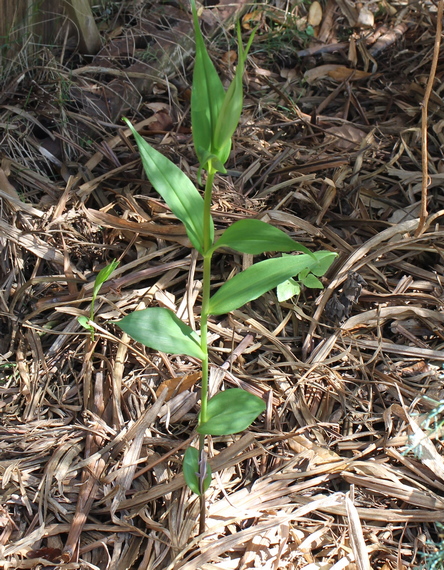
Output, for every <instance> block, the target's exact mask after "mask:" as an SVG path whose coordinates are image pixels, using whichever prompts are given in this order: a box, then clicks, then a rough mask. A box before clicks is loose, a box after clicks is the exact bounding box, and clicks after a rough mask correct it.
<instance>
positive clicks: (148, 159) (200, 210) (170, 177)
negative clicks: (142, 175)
mask: <svg viewBox="0 0 444 570" xmlns="http://www.w3.org/2000/svg"><path fill="white" fill-rule="evenodd" d="M124 121H125V122H126V124H127V125H128V126H129V128H130V129H131V132H132V133H133V135H134V138H135V140H136V142H137V146H138V147H139V151H140V156H141V158H142V164H143V167H144V169H145V172H146V175H147V178H148V180H149V181H150V182H151V184H152V185H153V186H154V188H155V189H156V190H157V192H159V194H160V195H161V196H162V198H163V199H164V200H165V202H166V203H167V204H168V206H169V207H170V208H171V211H172V212H173V214H174V215H175V216H176V217H177V218H179V220H180V221H181V222H182V223H183V224H184V225H185V229H186V231H187V235H188V237H189V238H190V241H191V243H192V244H193V246H194V247H195V248H196V249H197V250H198V251H199V252H200V253H203V220H204V201H203V198H202V196H201V195H200V194H199V192H198V191H197V190H196V188H195V186H194V184H193V183H192V182H191V180H190V179H189V178H188V176H186V174H184V173H183V172H182V171H181V170H180V168H178V167H177V166H176V165H175V164H174V163H173V162H171V160H169V159H168V158H167V157H166V156H164V155H163V154H161V153H160V152H158V151H157V150H155V149H154V148H153V147H151V146H150V145H149V144H148V143H147V142H146V141H145V139H144V138H143V137H141V136H140V135H139V133H138V132H137V131H136V130H135V129H134V127H133V126H132V125H131V123H130V122H129V121H128V120H127V119H124ZM210 231H211V241H212V240H213V239H214V227H213V220H211V221H210Z"/></svg>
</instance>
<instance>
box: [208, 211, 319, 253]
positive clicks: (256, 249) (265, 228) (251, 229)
mask: <svg viewBox="0 0 444 570" xmlns="http://www.w3.org/2000/svg"><path fill="white" fill-rule="evenodd" d="M220 247H231V249H235V250H236V251H240V252H242V253H251V254H252V255H259V254H260V253H265V252H266V251H302V252H304V253H307V254H309V255H312V253H311V252H310V251H309V250H308V249H307V248H306V247H304V246H303V245H301V244H300V243H298V242H296V241H294V240H292V239H291V237H289V236H288V235H287V234H286V233H285V232H283V231H282V230H280V229H278V228H276V227H274V226H272V225H270V224H267V223H265V222H262V221H261V220H254V219H250V220H239V221H238V222H235V223H234V224H233V225H231V226H230V227H229V228H227V229H226V230H225V231H224V233H223V234H222V235H221V236H220V238H219V239H218V240H217V241H216V243H215V244H214V245H213V247H212V248H211V249H212V251H215V250H216V249H218V248H220Z"/></svg>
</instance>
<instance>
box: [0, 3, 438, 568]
mask: <svg viewBox="0 0 444 570" xmlns="http://www.w3.org/2000/svg"><path fill="white" fill-rule="evenodd" d="M392 7H393V8H394V9H395V10H396V14H395V13H394V12H393V13H390V12H389V13H387V14H386V16H385V17H384V22H382V20H381V21H380V23H381V24H384V26H385V31H384V29H382V28H381V30H380V33H376V31H375V30H369V32H368V34H367V32H362V37H360V36H359V32H358V31H355V32H354V36H353V37H352V38H351V39H350V40H349V41H342V43H341V42H339V43H338V44H337V46H336V47H335V46H332V44H333V42H334V41H335V35H334V34H336V35H337V34H338V33H340V32H341V31H344V30H348V29H350V28H349V26H350V19H351V18H353V17H354V16H353V13H354V12H353V10H351V8H350V6H349V5H348V4H346V3H345V2H342V0H341V1H340V0H336V1H335V2H333V1H331V2H330V1H329V2H327V5H326V7H325V12H324V17H325V19H327V16H328V17H329V18H330V20H329V21H330V23H331V29H330V30H329V29H327V28H321V30H320V34H321V36H320V41H319V43H316V42H313V43H312V44H311V45H306V46H304V45H302V40H298V39H297V36H295V38H293V43H287V44H286V43H285V42H284V41H283V40H280V39H279V38H280V36H279V34H276V33H275V31H274V30H276V26H280V27H278V28H277V29H278V31H279V32H280V34H281V36H282V38H286V37H287V36H285V33H286V30H287V28H288V26H290V24H291V22H293V24H294V21H297V20H298V18H300V17H303V16H304V15H305V14H304V7H303V6H302V5H301V6H299V5H298V6H296V5H295V6H293V10H294V11H293V17H294V20H291V19H290V18H289V14H288V13H286V12H285V9H284V8H282V7H281V6H280V5H279V3H278V2H276V3H272V5H269V6H267V10H266V11H264V12H261V11H260V10H258V11H257V12H254V11H253V12H251V14H252V15H251V18H252V19H253V20H254V18H256V17H257V18H259V22H260V26H261V27H260V30H259V34H258V36H257V39H256V40H255V43H254V45H253V49H252V55H251V57H250V60H249V65H248V76H247V88H248V91H247V97H246V105H245V113H244V115H243V118H242V125H241V128H240V130H239V132H238V134H237V136H236V140H235V146H234V151H233V155H232V158H231V161H230V164H229V174H228V176H227V177H220V178H219V179H218V182H217V184H218V187H217V188H216V191H215V200H214V210H213V214H214V218H215V222H216V225H217V228H218V229H219V230H220V229H223V228H224V227H226V225H227V224H229V223H231V222H232V221H234V220H236V219H240V218H242V217H245V216H247V217H253V216H254V217H257V218H261V219H264V220H266V221H270V222H271V223H273V224H276V225H277V226H279V227H282V228H283V229H285V230H286V231H287V232H288V233H289V234H290V235H292V236H293V237H295V238H296V239H297V240H299V241H301V242H302V243H304V244H305V245H307V246H309V247H311V248H313V249H320V248H327V249H331V250H334V251H337V252H338V253H339V254H340V255H339V258H338V261H337V262H336V264H335V266H334V267H333V268H332V269H331V271H330V273H329V275H328V276H327V277H326V279H325V285H326V287H325V289H324V291H322V292H321V293H318V292H313V291H310V290H308V291H305V292H304V293H303V294H302V295H301V298H300V299H299V300H297V302H296V300H294V301H289V302H285V303H278V301H277V298H276V296H275V294H274V293H273V292H270V293H268V294H267V295H264V296H263V297H262V298H261V299H258V300H257V301H255V302H254V303H251V305H250V306H247V307H244V308H242V310H239V311H235V312H233V314H231V315H227V316H226V317H225V318H223V319H217V320H216V319H215V320H214V321H213V322H212V323H211V324H210V333H211V361H212V363H213V368H212V372H211V374H212V375H211V381H212V390H216V389H217V388H218V387H224V386H233V385H234V386H241V387H245V388H247V389H249V390H251V391H253V392H254V393H256V394H258V395H260V396H262V397H263V398H264V399H265V400H266V401H267V411H266V414H265V415H264V417H262V418H260V419H259V420H258V421H257V422H256V423H255V424H254V426H253V427H252V429H251V431H249V432H248V433H246V434H241V435H237V436H226V437H215V438H213V440H212V442H211V449H210V452H211V456H212V459H211V465H212V469H213V472H214V473H215V477H214V480H213V484H212V486H211V488H210V489H209V491H208V530H207V532H206V533H205V534H204V535H202V536H197V535H196V532H197V517H198V511H199V506H198V501H197V500H196V497H194V496H193V495H191V494H190V492H189V491H188V490H187V489H186V487H185V485H184V480H183V476H182V474H181V459H182V455H183V451H184V449H185V448H186V446H187V445H188V444H189V443H190V442H191V441H192V440H193V437H194V435H193V427H194V425H195V422H196V412H197V408H196V403H197V401H198V397H199V392H198V380H199V375H198V370H199V363H198V362H196V361H194V360H193V359H192V358H183V357H170V356H168V355H164V354H156V353H153V352H151V351H148V350H146V349H145V348H143V347H140V346H136V345H135V343H134V342H133V341H131V339H129V337H127V336H126V335H123V336H121V333H119V332H118V330H117V329H115V328H114V326H113V324H112V322H111V321H112V320H115V319H118V318H119V317H121V316H122V315H123V314H125V313H127V312H129V311H132V310H134V309H137V308H142V307H144V306H148V305H151V304H160V305H162V306H167V307H170V308H172V309H173V310H175V311H176V312H177V313H178V314H179V315H180V316H181V317H182V318H185V319H188V320H189V322H190V323H191V324H193V325H194V323H196V322H198V315H199V291H200V287H201V283H200V277H201V265H200V260H199V259H197V258H196V256H195V255H194V254H190V250H189V249H188V240H187V238H186V235H185V233H184V231H183V229H182V228H181V227H180V226H179V225H178V224H177V223H176V221H175V220H174V219H173V217H172V216H171V214H170V212H169V211H168V209H167V208H166V207H165V206H164V205H163V204H162V202H161V201H160V199H159V197H158V196H157V195H156V194H155V192H154V191H152V189H151V188H150V186H149V184H148V183H147V182H146V181H145V180H144V179H143V174H142V170H141V165H140V161H139V158H138V156H137V153H136V151H135V148H134V146H133V143H132V141H131V139H130V138H129V137H128V131H127V129H125V128H123V127H122V126H121V125H120V122H119V116H120V115H119V113H121V111H122V109H124V112H125V113H126V114H127V115H128V116H130V117H131V118H132V120H133V121H134V122H135V123H136V124H137V128H138V129H139V130H140V131H141V132H142V133H143V134H144V136H146V137H147V139H148V140H149V141H150V142H151V143H152V144H154V145H155V146H156V147H157V148H158V149H160V150H161V151H162V152H164V153H165V154H167V155H168V156H169V157H170V158H172V159H173V160H175V161H176V162H177V163H178V164H180V165H181V167H182V168H183V169H184V170H185V171H187V172H188V173H189V175H190V176H191V177H192V178H195V176H196V164H195V158H194V155H193V151H192V148H191V137H190V130H189V116H188V106H189V101H188V93H187V87H188V82H189V80H190V77H189V63H190V58H189V47H187V46H188V44H182V47H181V49H180V50H178V52H177V53H176V52H175V53H176V56H175V57H176V59H174V61H173V65H172V66H171V67H169V68H168V69H165V68H162V66H161V65H160V66H158V65H156V61H155V58H154V59H153V57H154V56H153V54H155V50H156V49H158V50H160V51H158V52H157V53H158V54H159V53H160V54H161V56H162V57H163V59H162V57H161V56H159V55H158V59H161V61H163V62H164V63H165V61H167V60H168V57H169V55H168V54H169V53H170V52H169V51H168V49H169V48H168V46H170V47H171V46H174V42H176V44H177V42H178V40H177V38H178V37H185V36H186V30H187V29H188V31H189V22H188V19H187V17H186V16H185V15H184V14H183V13H181V12H179V10H177V9H175V8H173V7H172V6H168V10H170V9H171V12H169V13H168V14H167V15H162V14H161V15H159V14H157V13H156V10H155V8H154V6H150V8H151V12H149V14H148V12H147V9H146V8H145V9H144V8H142V6H140V8H139V9H138V12H137V13H134V12H133V13H131V8H130V7H129V6H125V7H123V8H122V9H121V10H119V11H117V12H116V14H115V20H113V26H114V27H113V28H112V30H117V27H116V26H117V24H118V23H120V24H122V26H123V27H122V29H121V36H120V37H118V36H117V34H116V37H114V38H110V40H109V42H108V43H107V45H106V47H105V49H104V51H103V53H102V54H99V56H97V58H96V59H95V60H94V61H92V62H91V65H89V64H88V65H86V64H85V62H84V61H81V60H80V59H79V58H78V56H77V55H76V54H75V53H71V52H70V50H69V46H65V48H64V50H63V54H59V56H60V57H54V56H53V55H50V54H48V52H47V51H45V50H43V52H42V53H41V54H39V55H38V58H37V59H36V60H35V62H28V65H27V69H26V70H25V69H23V70H21V71H20V73H21V75H20V81H18V80H17V78H14V77H13V76H11V77H9V78H8V79H9V80H8V81H5V84H6V83H7V89H6V90H5V91H4V92H3V99H2V102H3V106H2V108H1V110H0V123H1V124H2V126H3V129H4V130H3V133H2V137H1V141H0V144H1V151H2V157H3V158H2V162H1V165H0V199H1V209H0V240H1V244H2V256H1V258H0V279H1V287H0V303H1V305H0V316H1V323H2V330H3V335H2V338H1V339H0V342H1V351H0V354H1V356H0V374H1V385H0V406H1V410H2V420H1V423H0V430H1V435H2V438H1V446H2V457H1V459H0V473H1V481H2V485H1V503H0V504H1V507H0V528H1V534H0V545H1V546H0V549H1V556H0V567H1V568H5V569H6V568H37V567H47V568H52V567H54V568H60V569H63V570H68V569H74V568H90V569H93V568H94V569H96V568H98V569H108V568H109V569H111V568H116V569H126V568H128V569H129V568H134V569H138V570H147V569H152V570H155V569H169V570H178V569H179V568H180V569H182V570H185V569H186V570H193V569H196V570H197V569H199V570H201V569H202V570H210V569H222V568H223V569H224V570H229V569H231V568H232V569H242V570H243V569H248V568H261V569H268V568H269V569H278V568H279V569H284V568H288V569H305V570H314V569H320V568H330V569H333V568H334V569H335V570H337V569H340V568H358V569H369V568H372V569H381V570H388V569H390V568H397V569H401V568H413V567H419V568H422V567H425V562H424V558H423V556H424V554H427V553H433V551H434V548H435V547H434V542H437V548H440V546H439V543H440V537H439V527H438V526H437V523H440V522H441V521H442V511H443V507H444V463H443V453H442V446H443V443H442V441H443V434H442V427H441V422H442V420H441V417H442V412H443V409H444V408H443V404H442V402H443V401H444V389H443V380H442V373H441V366H442V365H441V363H442V361H443V360H444V358H443V351H442V346H443V339H444V330H443V318H444V317H443V312H442V307H443V290H442V279H441V275H442V273H443V263H442V260H441V256H442V255H441V250H442V249H443V247H444V241H443V236H444V232H443V229H442V224H441V219H442V215H443V211H444V209H443V198H442V196H441V194H440V185H441V182H442V172H441V171H442V157H441V146H442V144H443V142H444V141H443V135H442V133H441V130H442V129H441V126H442V125H441V123H442V110H441V109H442V101H441V92H442V90H441V89H440V87H439V85H438V84H436V85H435V90H434V91H433V92H432V95H431V98H430V102H429V125H428V130H429V149H428V151H429V155H428V167H429V172H430V184H429V186H428V189H427V190H428V203H427V208H428V217H427V219H426V220H425V224H424V227H423V229H422V233H421V234H418V235H417V229H418V226H419V223H420V222H419V218H418V216H419V203H420V199H421V191H422V186H421V181H422V174H423V173H422V167H421V148H420V128H419V119H420V115H421V108H420V101H421V99H422V97H423V96H424V85H425V82H426V80H427V77H428V73H429V68H430V61H431V57H432V52H433V42H434V32H433V31H434V24H435V13H434V12H433V10H431V9H429V8H430V7H428V6H425V5H424V6H422V5H421V6H420V5H418V6H417V8H415V7H413V6H407V5H403V4H393V5H392ZM350 10H351V11H350ZM415 10H416V11H415ZM225 15H226V14H225ZM168 16H169V19H168ZM218 17H219V16H218V12H217V9H216V8H214V9H212V10H207V11H206V18H207V24H208V26H209V29H210V32H209V33H211V30H212V31H213V32H214V31H215V30H217V18H218ZM156 18H158V19H157V20H156ZM110 21H111V20H110ZM293 24H292V25H293ZM110 25H111V24H110ZM176 25H177V26H179V27H178V28H175V26H176ZM156 26H157V27H156ZM171 28H173V29H171ZM112 30H111V31H112ZM335 30H336V31H335ZM293 32H294V29H293ZM321 32H322V33H321ZM327 32H328V33H327ZM294 33H295V32H294ZM329 34H330V35H329ZM332 34H333V35H332ZM364 36H366V40H365V41H364V40H363V38H364ZM212 37H213V38H214V39H213V43H212V49H213V50H214V52H215V54H216V60H217V61H221V62H222V63H220V66H221V71H222V72H223V73H226V74H227V75H229V70H227V68H224V67H223V65H224V63H223V60H222V59H221V58H219V59H218V58H217V55H218V54H219V55H220V52H221V50H223V49H225V47H221V46H226V43H224V42H223V41H222V40H221V39H220V34H219V35H218V34H217V33H216V34H214V35H213V36H212ZM393 37H395V38H397V42H398V43H397V44H393V43H392V44H390V41H391V39H393ZM285 41H287V40H285ZM267 42H268V44H267ZM270 42H274V43H270ZM279 42H280V43H279ZM321 42H324V44H322V43H321ZM267 45H273V46H274V47H273V49H272V50H270V49H268V50H267V49H265V48H264V46H265V47H266V46H267ZM140 46H144V47H140ZM353 46H354V49H355V50H356V52H353V51H352V47H353ZM419 46H420V47H419ZM334 49H339V50H342V52H339V53H338V52H335V51H334ZM218 50H219V51H218ZM292 50H293V52H294V53H293V52H292ZM346 50H349V51H348V54H346V53H345V52H346ZM296 53H299V58H300V59H295V56H296ZM353 53H354V55H353ZM441 53H442V48H441ZM148 55H150V57H151V59H150V60H149V61H148V63H147V62H146V59H147V57H148ZM345 55H348V57H349V62H348V63H347V65H348V66H350V67H351V66H352V65H353V64H355V65H357V68H358V69H359V70H362V71H365V72H366V73H371V75H370V76H369V78H363V79H359V80H356V79H357V78H356V77H355V76H353V75H350V74H348V75H347V74H346V73H345V72H344V71H343V70H341V69H339V68H340V67H341V66H342V67H344V61H345V60H346V59H345V58H344V56H345ZM20 57H22V54H20ZM156 57H157V56H156ZM39 58H40V59H39ZM307 58H312V59H307ZM148 59H149V58H148ZM144 60H145V61H144ZM168 61H169V60H168ZM324 64H325V65H327V64H328V65H329V66H330V67H329V70H330V71H329V72H328V73H331V70H332V69H334V70H335V72H336V74H338V73H342V76H341V77H339V76H338V75H335V76H334V77H332V76H331V75H328V73H327V72H326V71H325V70H322V69H321V70H320V69H318V71H317V75H318V79H317V81H316V82H314V83H312V84H311V83H306V82H303V81H301V76H302V74H303V73H304V72H305V71H307V70H308V69H309V68H310V66H311V67H315V66H316V68H320V67H321V65H324ZM331 66H333V68H332V67H331ZM442 71H443V70H442V65H440V64H439V63H438V69H437V77H439V78H440V77H441V75H442ZM338 77H339V78H338ZM295 101H297V104H296V103H295ZM148 114H149V115H150V116H149V117H147V115H148ZM166 125H169V126H166ZM113 258H118V259H119V260H120V266H119V267H118V269H117V270H116V272H115V274H114V275H113V278H112V279H111V280H109V281H108V282H107V283H106V284H105V285H104V287H103V288H102V290H101V292H100V296H99V299H98V302H97V307H96V323H97V324H96V329H97V330H96V335H95V341H94V342H93V341H91V338H90V335H89V334H88V333H87V332H86V331H84V330H83V329H81V327H80V326H79V324H78V322H77V319H76V317H77V316H78V315H81V314H87V311H88V307H89V302H90V300H91V294H92V286H93V281H94V277H95V275H96V274H97V271H98V270H99V269H100V268H101V267H103V266H104V264H106V263H108V262H109V261H111V260H112V259H113ZM250 261H251V260H250V259H249V258H248V257H247V256H240V255H239V256H230V255H222V254H221V255H220V256H219V258H218V260H217V264H216V266H215V267H216V269H215V275H214V284H215V285H216V284H218V283H220V282H222V281H223V280H225V279H226V278H227V277H228V276H229V275H231V274H232V273H233V272H235V271H237V270H238V269H239V268H241V267H242V266H245V265H247V264H248V263H250ZM159 387H161V388H160V389H159ZM163 388H166V389H167V390H165V391H163ZM162 392H163V395H161V393H162ZM430 560H431V559H430ZM430 564H431V563H430ZM437 564H439V561H438V562H437ZM435 568H439V566H435Z"/></svg>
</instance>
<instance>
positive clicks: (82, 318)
mask: <svg viewBox="0 0 444 570" xmlns="http://www.w3.org/2000/svg"><path fill="white" fill-rule="evenodd" d="M88 321H89V319H88V317H85V316H84V315H80V317H77V322H78V323H79V325H82V327H83V328H84V329H86V330H87V331H90V332H94V327H93V326H91V325H89V324H88Z"/></svg>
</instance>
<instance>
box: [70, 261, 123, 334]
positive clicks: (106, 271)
mask: <svg viewBox="0 0 444 570" xmlns="http://www.w3.org/2000/svg"><path fill="white" fill-rule="evenodd" d="M118 265H119V262H118V261H116V260H115V259H114V260H113V261H111V263H109V264H108V265H107V266H106V267H104V268H103V269H101V270H100V271H99V273H98V274H97V277H96V279H95V281H94V287H93V292H92V299H91V305H90V308H89V319H88V317H86V316H85V315H81V316H80V317H77V320H78V321H79V323H80V324H81V325H82V327H83V328H85V329H86V330H88V331H90V333H91V340H92V341H93V342H94V327H93V326H92V325H90V324H88V322H89V321H93V320H94V309H95V305H96V299H97V295H98V294H99V291H100V289H101V288H102V285H103V284H104V283H105V281H107V280H108V279H109V278H110V277H111V274H112V272H113V271H114V270H115V269H116V267H117V266H118Z"/></svg>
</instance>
